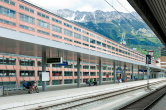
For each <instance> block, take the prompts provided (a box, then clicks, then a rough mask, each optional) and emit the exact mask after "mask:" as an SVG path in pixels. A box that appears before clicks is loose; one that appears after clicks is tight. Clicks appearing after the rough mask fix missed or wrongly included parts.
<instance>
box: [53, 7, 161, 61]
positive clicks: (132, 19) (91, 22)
mask: <svg viewBox="0 0 166 110" xmlns="http://www.w3.org/2000/svg"><path fill="white" fill-rule="evenodd" d="M119 13H120V14H119ZM119 13H118V12H116V11H111V12H104V11H101V10H96V11H94V12H86V11H72V10H69V9H60V10H57V11H56V14H57V15H59V16H61V17H63V18H66V19H68V20H70V21H73V22H75V23H77V24H79V25H81V26H83V27H86V28H88V29H90V30H93V31H95V32H97V33H99V34H101V35H103V36H105V37H108V38H110V39H111V40H114V41H116V42H118V43H120V42H121V40H122V34H123V33H125V38H126V39H125V40H126V42H127V44H126V46H127V47H129V48H137V51H139V52H141V53H143V54H147V52H144V51H143V50H154V51H155V57H156V58H157V57H159V56H160V51H159V49H158V48H156V47H160V46H161V43H160V41H159V40H158V39H157V38H146V39H145V37H155V35H154V34H153V32H152V31H151V30H150V29H149V27H148V26H147V25H146V23H144V21H143V20H142V18H141V17H140V16H139V15H138V14H137V13H136V12H132V13H131V14H130V13H123V12H119ZM141 37H143V38H144V39H138V38H141ZM127 38H135V39H127ZM136 38H137V39H136Z"/></svg>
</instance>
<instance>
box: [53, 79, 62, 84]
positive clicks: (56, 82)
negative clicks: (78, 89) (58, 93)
mask: <svg viewBox="0 0 166 110" xmlns="http://www.w3.org/2000/svg"><path fill="white" fill-rule="evenodd" d="M60 84H62V80H52V85H60Z"/></svg>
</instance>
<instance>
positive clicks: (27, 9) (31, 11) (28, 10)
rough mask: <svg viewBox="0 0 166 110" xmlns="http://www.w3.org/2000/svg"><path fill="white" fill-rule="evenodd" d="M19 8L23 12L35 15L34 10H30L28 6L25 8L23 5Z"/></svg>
mask: <svg viewBox="0 0 166 110" xmlns="http://www.w3.org/2000/svg"><path fill="white" fill-rule="evenodd" d="M19 8H20V9H22V10H25V11H27V12H30V13H34V10H33V9H30V8H28V7H26V6H23V5H19Z"/></svg>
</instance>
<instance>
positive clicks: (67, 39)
mask: <svg viewBox="0 0 166 110" xmlns="http://www.w3.org/2000/svg"><path fill="white" fill-rule="evenodd" d="M64 40H66V41H70V42H72V40H71V39H69V38H66V37H64Z"/></svg>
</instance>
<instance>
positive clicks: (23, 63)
mask: <svg viewBox="0 0 166 110" xmlns="http://www.w3.org/2000/svg"><path fill="white" fill-rule="evenodd" d="M20 66H35V60H25V59H20Z"/></svg>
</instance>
